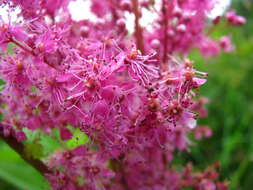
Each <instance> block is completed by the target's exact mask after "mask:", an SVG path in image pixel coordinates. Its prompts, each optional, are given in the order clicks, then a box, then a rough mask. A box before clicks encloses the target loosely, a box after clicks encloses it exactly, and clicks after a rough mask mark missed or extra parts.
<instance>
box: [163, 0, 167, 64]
mask: <svg viewBox="0 0 253 190" xmlns="http://www.w3.org/2000/svg"><path fill="white" fill-rule="evenodd" d="M162 13H163V24H164V26H163V28H164V31H163V32H164V36H163V38H164V39H163V42H164V43H163V64H164V65H165V63H166V62H167V60H168V56H167V51H168V39H167V32H168V19H167V5H166V0H163V2H162Z"/></svg>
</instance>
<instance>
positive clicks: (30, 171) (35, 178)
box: [0, 142, 49, 190]
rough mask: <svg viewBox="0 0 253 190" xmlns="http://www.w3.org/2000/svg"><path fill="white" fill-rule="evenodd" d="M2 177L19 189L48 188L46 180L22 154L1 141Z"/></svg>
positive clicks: (46, 189) (0, 166) (0, 160)
mask: <svg viewBox="0 0 253 190" xmlns="http://www.w3.org/2000/svg"><path fill="white" fill-rule="evenodd" d="M0 148H1V156H0V178H1V179H3V180H5V181H7V182H9V183H11V184H13V185H14V186H16V187H17V188H18V190H48V189H49V187H48V184H47V182H46V180H45V179H44V178H43V176H41V174H40V173H39V172H37V171H36V170H35V169H34V168H33V167H32V166H30V165H29V164H28V163H26V162H25V161H24V160H22V159H21V158H20V156H19V155H18V154H17V153H16V152H15V151H14V150H12V149H11V148H10V147H8V146H7V145H6V144H4V143H2V142H0Z"/></svg>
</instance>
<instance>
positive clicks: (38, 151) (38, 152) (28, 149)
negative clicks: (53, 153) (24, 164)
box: [25, 142, 44, 159]
mask: <svg viewBox="0 0 253 190" xmlns="http://www.w3.org/2000/svg"><path fill="white" fill-rule="evenodd" d="M25 153H26V154H27V156H28V157H29V156H31V157H33V158H36V159H40V158H42V157H43V155H44V154H43V146H42V145H41V144H39V143H37V142H33V143H29V144H26V145H25Z"/></svg>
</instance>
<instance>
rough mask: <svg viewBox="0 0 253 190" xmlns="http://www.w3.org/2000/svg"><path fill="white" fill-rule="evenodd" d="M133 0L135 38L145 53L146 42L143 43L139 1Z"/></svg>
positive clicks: (139, 47) (138, 46)
mask: <svg viewBox="0 0 253 190" xmlns="http://www.w3.org/2000/svg"><path fill="white" fill-rule="evenodd" d="M131 1H132V7H133V13H134V15H135V21H134V22H135V32H134V35H135V39H136V43H137V48H138V49H139V50H140V51H141V52H142V53H143V54H144V53H145V49H144V43H143V31H142V27H141V26H140V23H139V21H140V11H139V3H138V0H131Z"/></svg>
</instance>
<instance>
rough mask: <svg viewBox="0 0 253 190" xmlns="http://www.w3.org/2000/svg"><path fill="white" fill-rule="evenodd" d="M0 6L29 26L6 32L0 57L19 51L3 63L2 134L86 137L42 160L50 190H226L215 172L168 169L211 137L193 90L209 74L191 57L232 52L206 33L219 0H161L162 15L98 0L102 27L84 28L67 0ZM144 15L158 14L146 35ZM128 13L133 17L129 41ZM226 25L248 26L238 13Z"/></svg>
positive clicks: (126, 1)
mask: <svg viewBox="0 0 253 190" xmlns="http://www.w3.org/2000/svg"><path fill="white" fill-rule="evenodd" d="M0 2H3V4H6V6H9V7H11V8H12V9H13V8H14V7H19V8H20V9H21V13H20V16H22V18H23V21H22V22H21V23H16V24H15V25H12V24H10V23H9V24H7V23H5V22H2V24H1V25H0V32H1V33H0V47H1V49H2V50H3V51H4V50H6V47H7V45H8V44H12V45H13V46H14V48H13V52H12V53H8V52H6V53H5V54H3V55H1V57H0V74H1V78H2V79H3V80H4V81H5V85H4V89H3V90H2V91H1V99H0V101H1V112H2V114H3V115H4V119H3V121H2V123H3V125H4V126H5V128H4V133H5V135H6V136H8V135H10V134H12V135H14V136H15V137H17V139H18V140H19V141H22V140H24V139H25V138H26V136H25V133H24V129H25V128H27V129H30V130H36V129H39V130H41V131H43V132H44V133H45V134H46V135H49V136H50V134H51V132H52V131H53V129H55V128H58V129H59V131H60V137H61V140H62V141H65V140H68V139H71V138H72V133H71V131H70V130H69V129H68V127H67V126H69V125H71V126H72V127H74V128H78V129H79V130H80V131H81V132H82V133H84V134H85V135H87V136H88V138H89V143H87V144H84V145H81V146H78V147H76V148H75V149H71V150H64V151H57V152H55V153H53V154H52V155H50V156H49V157H48V158H47V159H46V160H47V161H46V165H47V167H48V168H49V170H50V171H51V172H50V173H47V174H45V175H46V177H47V179H48V180H49V182H50V183H51V185H52V189H53V190H62V189H66V190H81V189H87V190H100V189H108V190H109V189H117V190H121V189H122V190H124V189H125V190H144V189H145V190H149V189H150V190H151V189H152V190H165V189H166V190H167V189H171V190H176V189H182V188H184V187H188V186H189V187H193V188H195V189H199V190H200V189H219V190H225V189H226V183H225V182H224V183H223V182H217V177H218V173H217V172H216V170H215V167H213V168H211V169H210V168H208V169H207V170H206V171H204V172H203V173H197V174H196V173H194V172H193V171H192V169H191V166H187V167H186V168H185V169H184V170H182V171H181V172H180V171H177V170H176V169H175V168H174V167H172V166H171V161H172V160H173V153H174V151H176V150H187V149H188V146H189V145H190V144H191V142H190V140H189V139H188V136H187V135H188V134H189V133H190V132H191V131H193V130H195V133H196V134H195V136H196V138H197V139H199V138H201V137H202V136H207V137H209V136H211V131H210V130H209V129H208V128H207V127H203V126H202V127H198V126H197V123H196V118H197V117H198V116H199V117H205V116H206V115H207V111H206V109H205V108H204V104H205V103H206V102H207V100H206V99H205V98H198V96H197V95H198V93H197V91H196V89H198V88H200V86H201V85H203V84H204V83H205V82H206V78H207V73H203V72H200V71H197V70H196V69H195V67H194V62H193V61H191V60H189V59H187V58H186V56H185V55H186V54H187V53H188V52H189V50H190V48H192V47H198V48H200V49H201V51H202V52H204V53H206V52H211V53H213V50H212V49H211V50H210V44H212V43H214V46H215V47H216V45H217V46H218V45H220V48H218V51H219V50H220V49H224V50H225V51H230V50H231V49H232V45H231V44H230V41H229V38H228V37H223V38H222V39H221V40H220V41H219V42H214V41H212V40H211V39H210V38H208V37H207V36H206V34H205V33H204V28H205V27H206V26H208V25H207V24H206V18H207V12H208V11H210V10H211V9H212V7H213V6H214V3H215V1H214V0H204V1H203V0H172V1H171V0H169V1H167V0H163V1H161V4H160V8H159V9H157V6H156V3H155V1H151V0H143V1H141V2H138V1H137V0H132V1H130V0H104V1H97V0H92V1H91V7H90V8H91V11H92V12H93V14H94V15H96V17H97V18H98V20H97V21H91V20H82V21H78V22H77V21H74V20H72V18H71V15H70V13H69V11H68V8H67V7H68V6H67V5H68V3H69V0H64V1H51V0H36V1H18V0H12V1H0ZM141 9H147V10H149V11H153V12H154V14H157V15H158V19H157V20H156V21H155V22H154V23H153V27H152V30H150V31H148V30H144V29H143V28H142V27H141V26H140V24H139V20H140V18H141V14H140V10H141ZM126 12H129V13H131V14H134V15H135V32H134V33H133V35H129V33H128V31H127V29H126V17H125V15H126V14H125V13H126ZM56 18H57V19H56ZM226 18H227V19H228V20H229V22H231V23H236V25H238V22H239V21H238V20H241V21H240V23H241V24H243V23H242V22H245V21H244V20H243V19H242V17H239V16H235V14H233V13H230V14H229V15H227V16H226ZM242 20H243V21H242ZM215 24H216V23H215ZM134 41H135V42H134ZM207 42H208V43H207ZM209 42H210V43H209ZM214 49H215V48H214ZM215 51H216V49H215ZM174 52H179V53H181V54H182V56H181V57H180V56H178V57H177V56H173V55H172V54H173V53H174Z"/></svg>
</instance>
